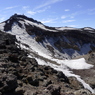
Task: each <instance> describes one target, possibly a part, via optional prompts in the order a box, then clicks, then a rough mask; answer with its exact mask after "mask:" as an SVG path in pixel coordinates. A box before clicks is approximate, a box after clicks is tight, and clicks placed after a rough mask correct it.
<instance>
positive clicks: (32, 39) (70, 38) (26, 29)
mask: <svg viewBox="0 0 95 95" xmlns="http://www.w3.org/2000/svg"><path fill="white" fill-rule="evenodd" d="M0 31H2V32H0V33H1V34H2V33H3V32H4V33H5V34H6V35H7V33H8V34H11V35H15V37H16V38H15V40H14V44H13V45H11V46H12V47H13V46H17V47H16V48H19V49H21V50H23V52H22V53H23V54H26V53H25V52H27V54H26V55H25V56H24V57H23V58H22V57H20V56H19V54H20V55H21V56H22V53H21V52H20V53H19V52H17V54H16V55H17V56H18V57H17V56H16V58H17V61H16V60H15V62H14V61H13V60H12V58H14V56H15V54H13V55H12V56H11V55H10V57H9V58H8V59H10V58H11V59H10V61H13V63H16V64H18V63H19V64H21V65H20V69H21V68H23V67H24V69H25V72H26V73H27V74H29V73H31V72H32V73H33V74H34V75H35V76H37V77H35V78H34V76H33V74H30V75H31V77H32V78H34V79H36V80H35V81H34V79H31V77H29V76H27V74H26V76H24V77H23V75H22V77H23V78H25V79H23V78H22V77H21V76H20V78H21V80H20V82H21V81H22V79H23V81H24V83H25V85H27V83H26V81H29V82H30V83H29V85H32V86H34V87H35V86H36V87H37V86H39V85H40V86H42V85H41V84H42V82H41V80H40V79H39V78H40V77H42V76H40V77H39V73H38V72H39V70H41V69H44V68H45V72H47V70H48V71H49V69H50V71H52V72H51V73H50V71H49V72H47V76H48V77H46V78H44V80H43V79H42V81H45V80H46V81H48V83H49V84H53V82H52V81H54V77H55V79H56V81H55V82H54V84H56V83H57V84H58V81H59V82H60V81H61V82H64V83H67V86H68V85H69V84H70V86H69V87H71V88H72V89H74V91H75V88H76V87H77V86H75V84H76V85H77V84H78V85H79V86H80V87H79V88H77V89H76V90H77V91H75V92H74V95H78V94H75V93H79V92H81V91H86V89H88V90H89V91H90V92H92V93H94V89H95V84H94V83H95V82H94V81H93V80H94V78H95V77H94V74H95V73H94V72H95V69H94V67H95V66H94V65H95V60H94V59H95V40H94V39H95V29H93V28H91V27H84V28H72V27H50V26H45V25H44V24H42V23H41V22H39V21H37V20H34V19H33V18H28V17H26V16H25V15H18V14H14V15H13V16H11V17H10V18H9V19H8V20H6V21H4V22H2V23H0ZM1 37H2V36H1ZM10 37H12V36H10ZM10 37H9V38H10ZM13 37H14V36H13ZM13 37H12V40H13ZM3 38H4V37H3ZM3 38H1V40H2V39H3ZM9 38H8V39H9ZM9 40H10V39H9ZM1 42H4V43H7V44H8V43H9V41H7V39H5V40H4V41H1ZM7 47H8V46H7ZM14 49H15V48H13V51H14V52H13V53H16V50H17V51H18V50H19V49H16V50H14ZM8 51H9V50H8ZM11 53H12V52H11ZM8 54H9V52H8ZM31 58H32V62H34V63H35V64H36V67H35V64H34V63H33V64H32V65H33V68H32V65H31V61H30V59H31ZM34 59H35V60H34ZM23 60H25V62H24V61H23ZM27 60H28V61H27ZM10 61H9V62H10ZM22 62H24V66H23V65H22V64H23V63H22ZM27 62H28V65H27ZM37 63H38V64H39V65H41V66H42V65H44V66H48V67H43V66H42V67H41V66H40V67H38V64H37ZM25 64H26V65H25ZM29 66H30V67H31V68H30V67H29ZM49 66H50V67H51V68H53V69H55V70H54V71H53V70H52V69H51V68H50V67H49ZM17 69H19V66H18V65H17ZM24 69H22V71H21V72H23V74H25V72H24V71H23V70H24ZM26 69H29V73H28V71H27V70H26ZM36 70H37V71H36ZM56 70H57V71H56ZM33 71H35V72H33ZM41 71H42V70H41ZM59 71H61V72H59ZM19 72H20V71H19ZM43 72H44V71H43ZM53 72H54V73H53ZM62 72H63V73H64V74H63V73H62ZM87 72H89V73H88V74H87ZM40 73H42V72H40ZM45 74H46V73H45ZM56 74H57V75H56ZM42 75H43V74H42ZM52 75H54V76H53V78H52ZM55 75H56V76H57V78H56V76H55ZM26 77H27V79H26ZM63 77H64V79H63ZM81 77H82V78H81ZM49 78H50V79H51V80H48V79H49ZM74 80H75V82H74ZM76 80H77V81H76ZM38 81H40V82H38ZM92 81H93V82H92ZM61 82H60V86H61V87H64V86H63V84H62V85H61ZM72 82H73V83H74V85H73V84H72ZM46 83H47V82H46ZM49 84H45V86H46V87H47V86H49V87H48V88H46V89H47V91H48V89H51V88H52V87H53V88H54V89H51V90H54V91H55V89H56V87H57V90H58V91H59V90H60V86H54V85H49ZM29 85H28V86H29ZM43 85H44V84H43ZM65 85H66V84H65ZM32 86H29V87H30V88H31V89H32ZM74 86H75V87H74ZM27 89H28V88H27ZM33 89H34V88H33ZM37 89H39V88H37ZM64 89H65V90H64V91H63V89H62V88H61V90H62V91H63V92H64V93H65V92H66V89H68V88H67V87H66V88H64ZM81 89H82V90H81ZM28 90H29V89H28ZM42 90H43V88H42ZM69 90H70V89H69ZM80 90H81V91H80ZM88 90H87V91H88ZM62 91H61V92H62ZM78 91H79V92H78ZM87 91H86V92H85V93H90V92H89V91H88V92H87ZM55 92H56V91H55ZM55 92H54V93H55ZM63 92H62V93H63ZM67 92H68V91H67ZM67 92H66V93H67ZM71 92H72V93H73V91H72V90H71ZM26 93H28V92H26ZM41 93H42V92H41ZM45 93H46V92H45ZM48 93H49V92H48ZM51 93H53V92H52V91H51ZM54 93H53V94H47V95H64V94H54ZM81 94H82V93H81ZM21 95H22V94H21ZM23 95H26V94H23ZM27 95H28V94H27ZM29 95H31V94H29ZM35 95H38V94H35ZM41 95H46V94H41ZM65 95H68V94H65ZM87 95H90V94H87Z"/></svg>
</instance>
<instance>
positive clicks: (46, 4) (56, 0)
mask: <svg viewBox="0 0 95 95" xmlns="http://www.w3.org/2000/svg"><path fill="white" fill-rule="evenodd" d="M60 1H63V0H46V2H45V3H43V4H42V5H39V6H38V7H36V8H35V9H34V10H36V9H40V8H43V7H46V6H49V5H51V4H54V3H57V2H60Z"/></svg>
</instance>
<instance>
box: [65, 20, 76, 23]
mask: <svg viewBox="0 0 95 95" xmlns="http://www.w3.org/2000/svg"><path fill="white" fill-rule="evenodd" d="M74 21H76V20H64V21H63V23H68V22H74Z"/></svg>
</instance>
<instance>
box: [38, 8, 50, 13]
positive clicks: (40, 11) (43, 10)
mask: <svg viewBox="0 0 95 95" xmlns="http://www.w3.org/2000/svg"><path fill="white" fill-rule="evenodd" d="M49 8H50V6H47V7H45V8H44V9H42V10H38V11H37V13H42V12H45V11H46V10H47V9H49Z"/></svg>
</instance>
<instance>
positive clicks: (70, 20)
mask: <svg viewBox="0 0 95 95" xmlns="http://www.w3.org/2000/svg"><path fill="white" fill-rule="evenodd" d="M0 3H1V4H0V22H2V21H4V20H7V19H8V18H9V17H10V16H11V15H13V14H14V13H18V14H24V15H26V16H28V17H32V18H34V19H36V20H38V21H41V22H42V23H44V24H45V25H47V26H54V27H61V26H70V27H78V28H82V27H92V28H95V0H1V1H0Z"/></svg>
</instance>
